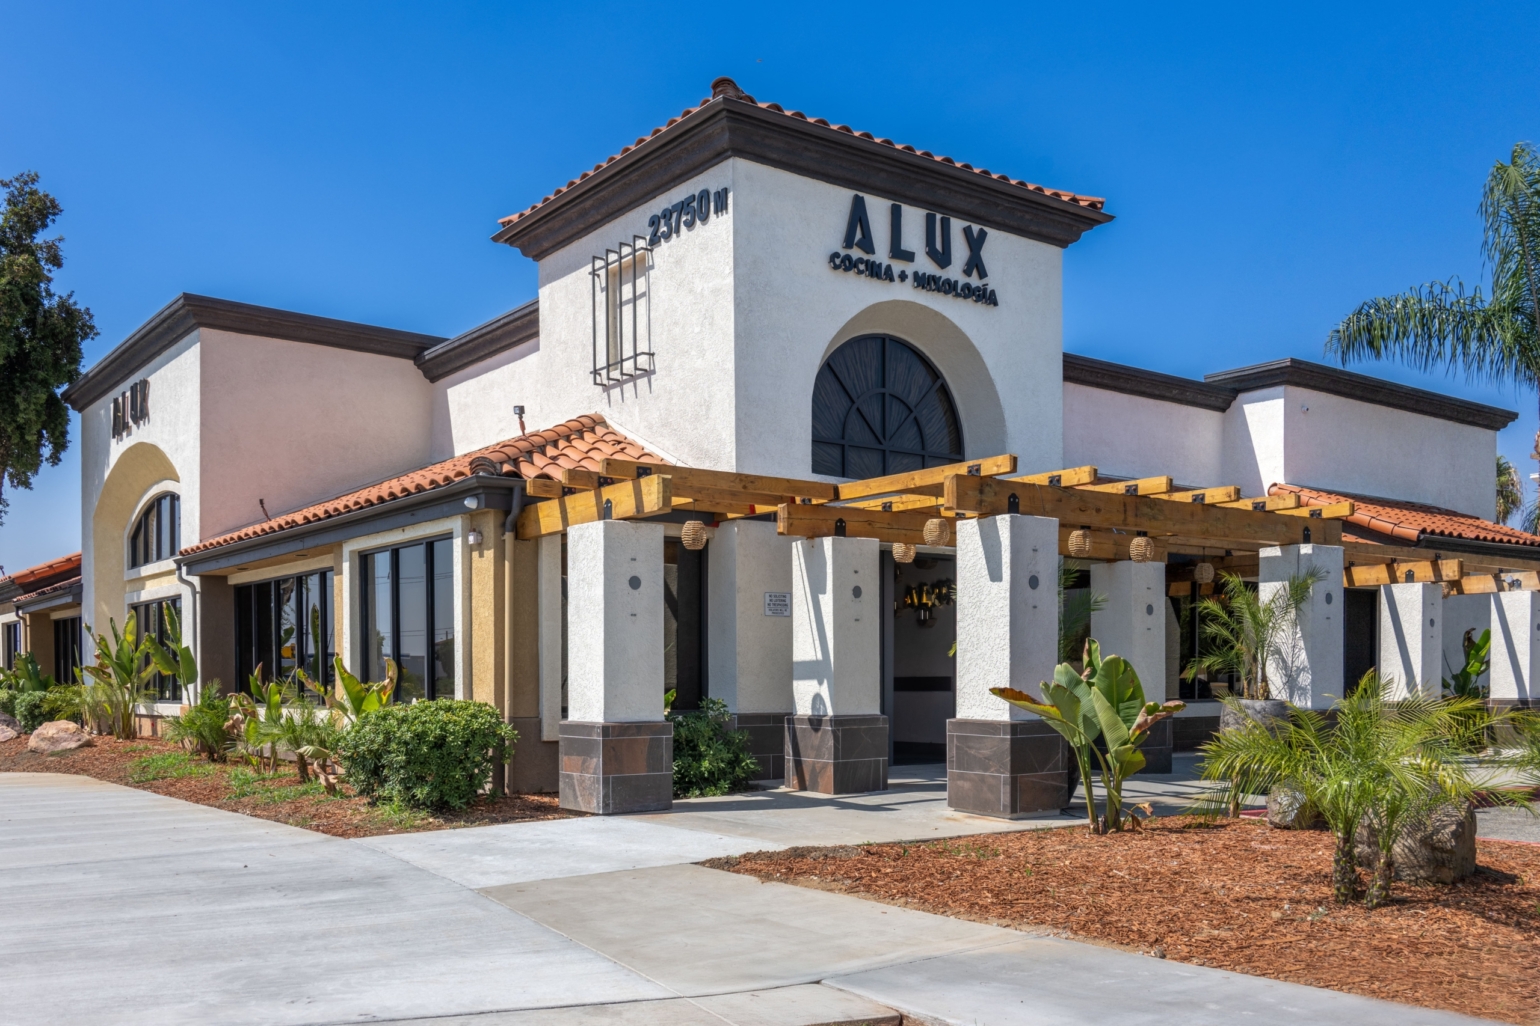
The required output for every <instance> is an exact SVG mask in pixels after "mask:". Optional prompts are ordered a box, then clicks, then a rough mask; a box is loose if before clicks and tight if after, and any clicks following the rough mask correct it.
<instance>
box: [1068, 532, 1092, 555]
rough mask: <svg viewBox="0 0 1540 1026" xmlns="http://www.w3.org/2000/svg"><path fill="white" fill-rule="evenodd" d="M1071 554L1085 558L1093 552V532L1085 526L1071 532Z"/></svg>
mask: <svg viewBox="0 0 1540 1026" xmlns="http://www.w3.org/2000/svg"><path fill="white" fill-rule="evenodd" d="M1069 554H1070V555H1071V556H1074V557H1075V558H1076V559H1085V558H1086V557H1087V556H1089V555H1090V554H1091V532H1090V531H1087V530H1086V529H1085V528H1083V527H1082V528H1080V529H1079V530H1078V531H1071V532H1070V533H1069Z"/></svg>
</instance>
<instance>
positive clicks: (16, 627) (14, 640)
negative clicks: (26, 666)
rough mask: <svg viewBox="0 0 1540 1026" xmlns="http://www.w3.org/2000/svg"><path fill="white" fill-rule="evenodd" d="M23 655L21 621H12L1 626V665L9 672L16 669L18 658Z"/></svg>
mask: <svg viewBox="0 0 1540 1026" xmlns="http://www.w3.org/2000/svg"><path fill="white" fill-rule="evenodd" d="M19 655H21V621H20V620H11V621H10V622H8V623H3V624H0V665H4V667H5V668H6V669H7V670H14V669H16V657H17V656H19Z"/></svg>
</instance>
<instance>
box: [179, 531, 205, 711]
mask: <svg viewBox="0 0 1540 1026" xmlns="http://www.w3.org/2000/svg"><path fill="white" fill-rule="evenodd" d="M182 570H183V566H182V560H181V559H178V560H177V561H176V579H177V580H178V581H180V582H182V584H183V585H185V586H186V587H187V590H188V591H190V592H192V597H193V600H192V609H191V610H190V612H191V613H192V616H191V617H190V619H189V623H190V627H189V626H187V625H184V627H183V635H184V636H183V638H182V644H184V645H187V638H186V636H185V635H186V632H187V631H188V630H189V629H190V630H191V631H192V636H193V642H194V644H192V645H187V647H188V648H190V649H192V650H193V658H194V659H197V660H198V694H196V695H183V696H182V697H183V698H184V699H185V700H186V702H187V704H188V705H195V704H196V703H197V702H198V700H199V699H201V698H202V697H203V660H202V656H203V645H202V644H201V643H200V641H199V636H198V616H199V607H200V606H202V605H203V593H202V592H201V591H199V590H198V586H197V585H196V584H194V583H193V582H192V578H191V577H186V576H184V575H183V573H182Z"/></svg>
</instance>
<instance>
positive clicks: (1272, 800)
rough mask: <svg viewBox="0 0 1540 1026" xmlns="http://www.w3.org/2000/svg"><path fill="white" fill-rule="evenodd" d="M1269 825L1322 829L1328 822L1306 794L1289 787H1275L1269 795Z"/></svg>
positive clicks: (1285, 828)
mask: <svg viewBox="0 0 1540 1026" xmlns="http://www.w3.org/2000/svg"><path fill="white" fill-rule="evenodd" d="M1267 825H1268V826H1270V827H1273V828H1274V829H1277V830H1320V829H1322V828H1324V827H1325V825H1326V823H1325V821H1324V820H1322V819H1321V814H1320V813H1319V812H1317V811H1316V810H1315V808H1314V807H1313V806H1310V805H1306V804H1305V796H1304V795H1302V794H1300V793H1299V792H1298V791H1293V790H1290V789H1289V788H1287V787H1275V788H1273V791H1272V793H1271V794H1269V795H1268V796H1267Z"/></svg>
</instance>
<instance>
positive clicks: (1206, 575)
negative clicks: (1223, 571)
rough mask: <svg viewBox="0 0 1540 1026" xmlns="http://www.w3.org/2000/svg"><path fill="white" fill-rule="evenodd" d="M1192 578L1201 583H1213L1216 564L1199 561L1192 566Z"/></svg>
mask: <svg viewBox="0 0 1540 1026" xmlns="http://www.w3.org/2000/svg"><path fill="white" fill-rule="evenodd" d="M1192 579H1193V580H1195V581H1197V582H1198V583H1199V584H1211V583H1212V582H1213V580H1214V564H1213V563H1199V564H1198V565H1197V566H1195V567H1193V568H1192Z"/></svg>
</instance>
